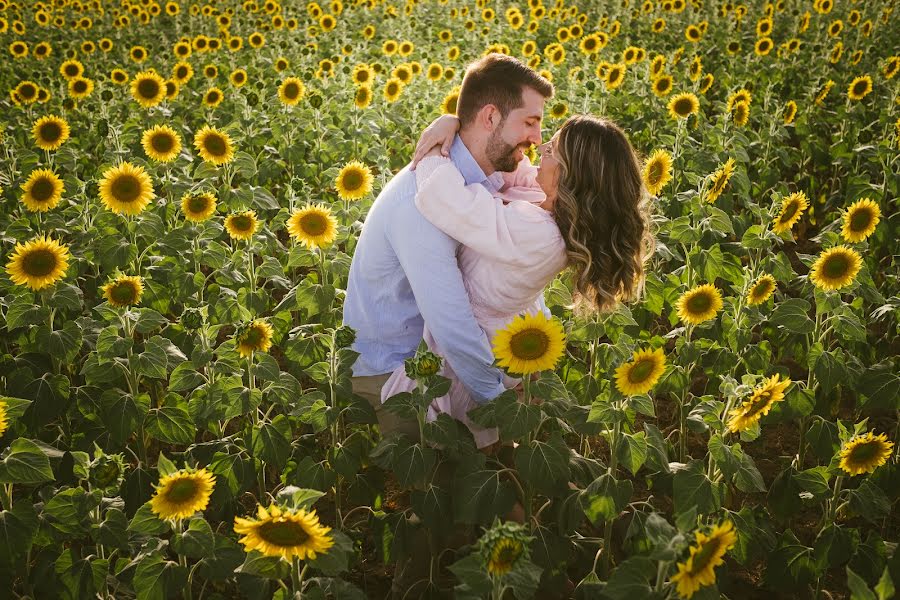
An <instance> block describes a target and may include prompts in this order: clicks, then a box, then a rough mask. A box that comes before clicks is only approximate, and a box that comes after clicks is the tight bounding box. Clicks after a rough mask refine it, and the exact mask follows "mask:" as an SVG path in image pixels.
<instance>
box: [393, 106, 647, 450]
mask: <svg viewBox="0 0 900 600" xmlns="http://www.w3.org/2000/svg"><path fill="white" fill-rule="evenodd" d="M457 128H458V121H456V120H455V118H454V117H448V116H444V117H441V118H439V119H438V120H437V121H435V123H434V124H433V125H432V126H430V127H429V128H428V129H427V130H426V132H425V133H424V134H423V137H422V140H421V141H420V143H419V147H424V148H427V147H429V146H433V147H432V148H431V150H430V151H429V152H428V153H427V154H426V155H425V158H423V159H422V160H421V162H419V164H418V166H417V167H416V182H417V185H418V193H417V195H416V206H417V207H418V209H419V211H420V212H421V213H422V214H423V215H424V216H425V218H426V219H428V220H429V221H430V222H431V223H433V224H434V225H435V226H436V227H437V228H438V229H440V230H441V231H443V232H444V233H446V234H447V235H449V236H450V237H452V238H454V239H456V240H457V241H459V242H460V243H461V244H462V248H461V250H460V253H459V256H458V260H459V266H460V271H461V272H462V275H463V281H464V283H465V286H466V290H467V292H468V293H469V299H470V301H471V303H472V309H473V312H474V314H475V318H476V320H477V321H478V323H479V325H481V327H482V329H483V330H484V331H485V334H486V335H487V336H488V338H489V339H490V340H493V338H494V336H495V334H496V332H497V331H498V330H500V329H503V328H505V327H506V325H507V324H508V323H509V322H510V321H511V320H512V319H514V318H515V317H516V316H518V315H520V314H522V313H529V314H535V313H537V312H538V311H539V310H541V299H542V292H543V289H544V287H545V286H546V285H547V284H548V283H550V281H552V280H553V278H554V277H555V276H556V275H557V274H558V273H559V272H560V271H562V270H563V269H565V268H567V267H569V268H571V269H572V274H573V282H574V289H575V296H576V298H577V300H578V305H579V307H580V308H584V307H586V306H587V307H590V309H593V310H597V311H608V310H611V309H613V308H614V307H615V305H616V304H617V302H618V301H620V300H631V299H633V298H635V297H636V295H637V294H639V293H640V290H641V287H642V283H643V275H644V272H643V264H644V261H645V260H646V258H647V257H648V256H649V255H650V254H651V253H652V251H653V247H654V240H653V237H652V235H651V234H650V232H649V209H648V206H647V203H646V200H647V199H648V197H649V196H648V195H647V194H646V193H645V191H644V189H643V180H642V178H641V165H640V161H639V159H638V157H637V154H636V153H635V151H634V149H633V148H632V147H631V144H630V143H629V142H628V139H627V138H626V136H625V134H624V132H623V131H622V130H621V129H620V128H619V127H618V126H617V125H616V124H615V123H613V122H612V121H609V120H607V119H599V118H596V117H591V116H581V115H579V116H573V117H571V118H569V119H568V120H567V121H566V122H565V123H564V124H563V126H562V127H561V128H560V130H559V131H558V132H557V133H556V135H554V136H553V138H552V139H551V140H550V141H549V142H547V143H545V144H543V145H542V146H540V147H539V148H538V151H539V152H540V155H541V161H540V166H539V167H533V166H531V164H530V162H529V161H528V159H527V158H526V159H524V160H523V162H522V164H520V165H519V168H518V169H517V170H516V171H515V172H514V173H504V185H503V187H502V188H501V189H500V191H499V192H498V193H497V194H495V195H492V194H491V193H490V192H489V191H488V190H487V189H486V188H485V187H484V186H482V185H480V184H473V185H468V186H467V185H465V181H464V180H463V177H462V176H461V175H460V174H459V172H458V171H457V169H456V167H455V166H454V165H453V164H452V163H451V162H450V160H449V159H448V158H443V157H442V156H441V153H440V151H439V148H440V147H441V146H444V147H449V144H448V143H447V141H448V140H450V141H452V139H453V137H454V136H455V134H456V130H457ZM424 339H425V341H426V343H427V344H428V346H429V347H430V348H431V349H432V350H433V351H435V352H436V353H438V354H440V348H435V346H434V339H433V338H432V337H431V335H430V333H429V331H428V327H427V325H426V328H425V333H424ZM441 374H442V375H443V376H444V377H448V378H449V379H450V380H451V382H452V383H451V387H450V391H449V392H448V393H447V395H446V396H443V397H441V398H438V399H436V400H435V401H434V402H433V403H432V405H431V407H430V408H429V411H428V420H434V419H436V418H437V415H438V413H440V412H444V413H447V414H449V415H451V416H453V417H455V418H456V419H458V420H460V421H462V422H463V423H465V424H466V426H467V427H468V428H469V429H470V430H471V431H472V434H473V435H474V437H475V442H476V445H477V446H478V447H479V448H485V447H487V446H490V445H491V444H493V443H495V442H496V441H497V440H498V432H497V430H496V428H490V429H485V428H482V427H480V426H478V425H476V424H475V423H473V422H471V421H470V420H469V418H468V416H467V413H468V411H469V410H471V409H473V408H475V407H476V406H477V405H476V403H475V402H474V400H472V398H471V397H470V396H469V394H468V392H467V390H466V389H465V387H464V386H463V385H462V383H461V382H460V381H459V379H458V378H457V377H455V375H454V373H453V370H452V368H451V367H450V365H447V364H446V362H445V364H444V367H443V369H442V372H441ZM518 382H519V381H518V380H516V379H512V378H509V377H507V378H506V381H505V384H506V386H507V387H508V388H511V387H514V386H515V385H516V384H518ZM415 388H416V384H415V382H414V381H412V380H411V379H410V378H408V377H407V376H406V373H405V370H404V368H403V367H400V368H398V369H396V370H395V371H394V373H393V374H392V375H391V377H390V378H389V379H388V381H387V382H386V383H385V385H384V387H383V388H382V392H381V398H382V402H384V401H385V400H387V399H388V398H390V397H391V396H393V395H395V394H398V393H400V392H408V391H412V390H414V389H415Z"/></svg>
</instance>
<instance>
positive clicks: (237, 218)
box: [225, 210, 259, 240]
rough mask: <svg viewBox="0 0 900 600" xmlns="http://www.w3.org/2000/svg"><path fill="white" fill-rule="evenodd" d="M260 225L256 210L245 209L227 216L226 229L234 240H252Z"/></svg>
mask: <svg viewBox="0 0 900 600" xmlns="http://www.w3.org/2000/svg"><path fill="white" fill-rule="evenodd" d="M258 227H259V221H258V220H257V218H256V211H253V210H245V211H243V212H236V213H232V214H230V215H228V216H227V217H225V229H226V230H227V231H228V235H229V236H230V237H231V239H233V240H250V239H252V238H253V234H254V233H256V230H257V228H258Z"/></svg>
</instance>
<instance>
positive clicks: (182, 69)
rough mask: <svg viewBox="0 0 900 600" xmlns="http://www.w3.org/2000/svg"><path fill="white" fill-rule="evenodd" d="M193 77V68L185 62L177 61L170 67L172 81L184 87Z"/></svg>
mask: <svg viewBox="0 0 900 600" xmlns="http://www.w3.org/2000/svg"><path fill="white" fill-rule="evenodd" d="M193 76H194V67H192V66H191V63H189V62H187V61H184V60H182V61H179V62H177V63H176V64H175V66H174V67H172V79H174V80H175V81H177V82H178V83H180V84H181V85H184V84H185V83H187V82H188V81H190V80H191V78H192V77H193Z"/></svg>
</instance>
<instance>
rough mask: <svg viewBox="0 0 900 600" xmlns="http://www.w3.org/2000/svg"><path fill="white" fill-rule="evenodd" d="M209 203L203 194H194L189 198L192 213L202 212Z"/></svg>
mask: <svg viewBox="0 0 900 600" xmlns="http://www.w3.org/2000/svg"><path fill="white" fill-rule="evenodd" d="M207 206H209V205H208V203H207V200H206V198H205V197H203V196H193V197H191V199H190V200H188V208H189V209H190V211H191V212H192V213H195V214H196V213H202V212H204V211H206V208H207Z"/></svg>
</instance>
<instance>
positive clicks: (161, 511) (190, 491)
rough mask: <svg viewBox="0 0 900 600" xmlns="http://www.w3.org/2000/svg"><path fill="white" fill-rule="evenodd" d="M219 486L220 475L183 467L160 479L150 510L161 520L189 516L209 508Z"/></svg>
mask: <svg viewBox="0 0 900 600" xmlns="http://www.w3.org/2000/svg"><path fill="white" fill-rule="evenodd" d="M215 485H216V476H215V475H213V474H212V473H210V472H209V471H207V470H206V469H199V470H193V469H182V470H181V471H176V472H175V473H171V474H169V475H166V476H165V477H163V478H161V479H160V480H159V484H158V485H157V486H156V493H155V494H154V495H153V498H152V499H151V500H150V509H151V510H152V511H153V512H154V513H156V514H157V515H159V518H160V519H171V520H178V519H186V518H188V517H190V516H191V515H193V514H194V513H195V512H197V511H200V510H205V509H206V506H207V504H209V497H210V496H211V495H212V492H213V488H214V487H215Z"/></svg>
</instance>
